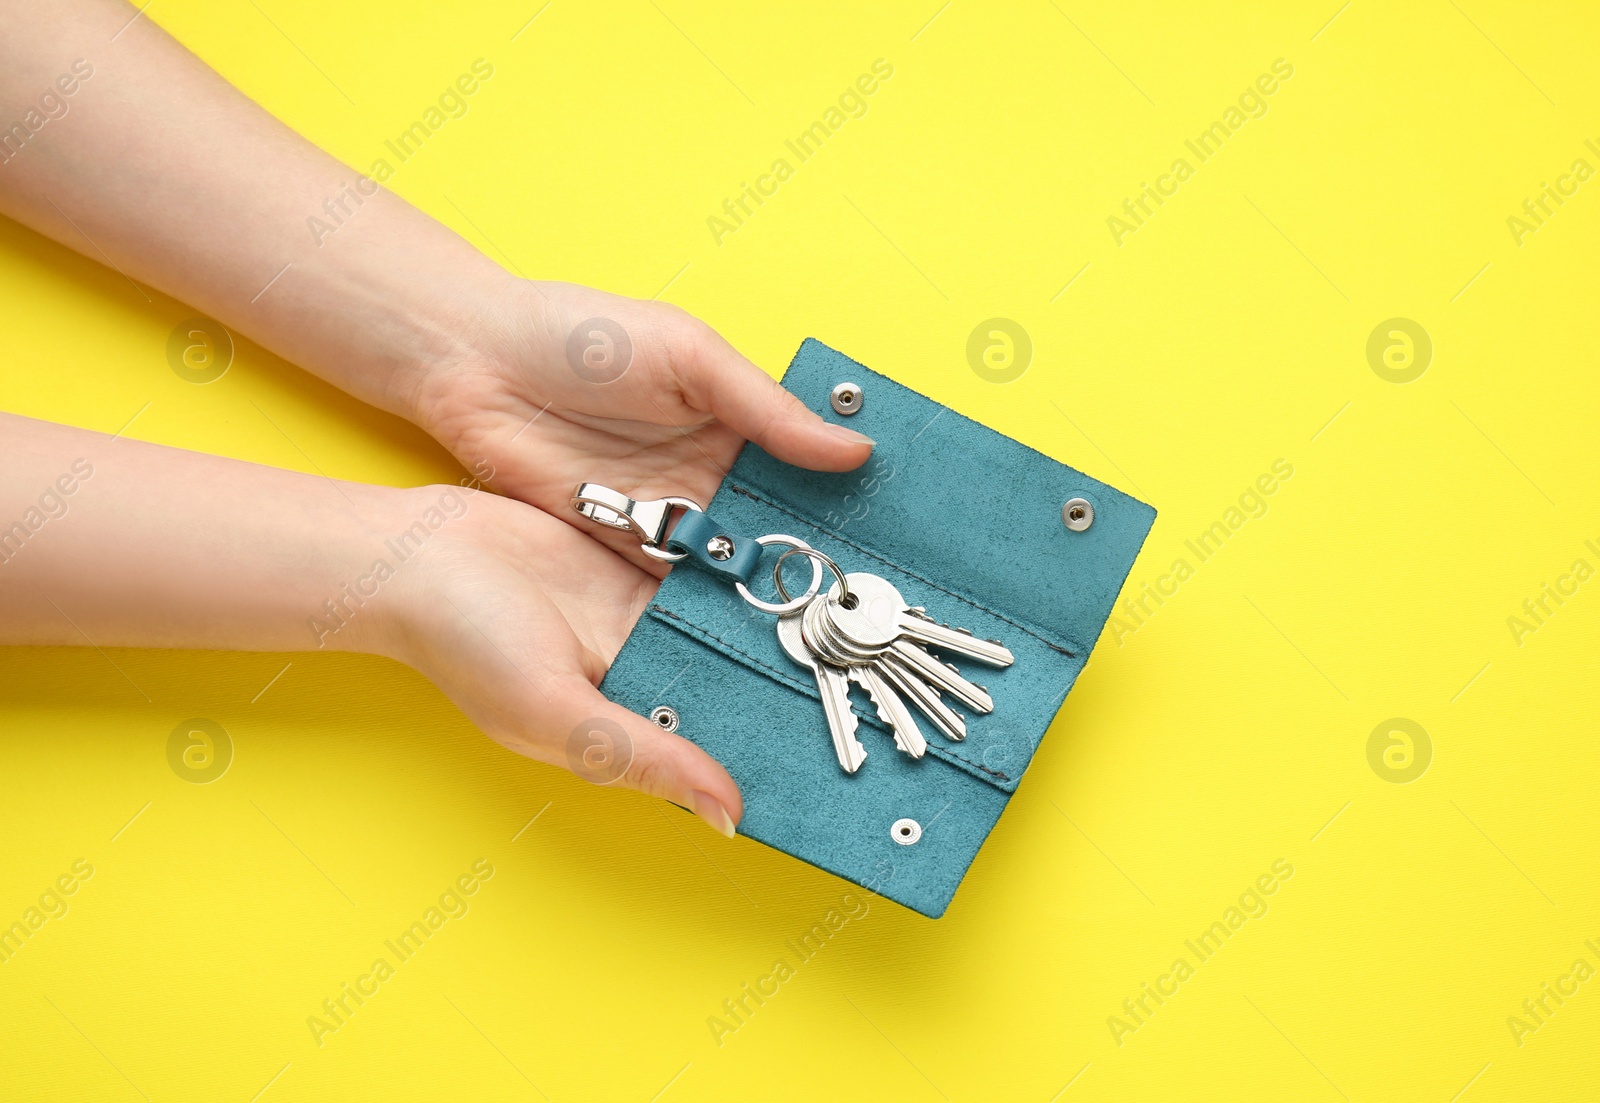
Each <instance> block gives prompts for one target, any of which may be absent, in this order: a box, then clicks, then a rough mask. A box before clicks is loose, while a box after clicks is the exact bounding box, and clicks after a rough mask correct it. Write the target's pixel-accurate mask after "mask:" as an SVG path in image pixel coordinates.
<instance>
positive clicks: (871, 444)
mask: <svg viewBox="0 0 1600 1103" xmlns="http://www.w3.org/2000/svg"><path fill="white" fill-rule="evenodd" d="M828 432H830V433H832V434H833V435H834V436H836V437H838V438H839V439H840V440H842V441H844V442H845V443H846V444H865V445H866V446H867V447H868V448H876V447H877V445H878V442H877V441H875V440H873V439H872V438H871V437H869V436H867V434H865V433H858V432H856V431H855V430H854V429H846V428H845V427H844V426H843V425H830V426H828Z"/></svg>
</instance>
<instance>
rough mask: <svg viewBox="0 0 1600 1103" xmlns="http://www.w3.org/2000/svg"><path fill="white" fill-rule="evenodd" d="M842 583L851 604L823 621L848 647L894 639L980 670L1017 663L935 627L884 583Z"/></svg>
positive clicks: (967, 635) (864, 577)
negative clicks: (978, 665)
mask: <svg viewBox="0 0 1600 1103" xmlns="http://www.w3.org/2000/svg"><path fill="white" fill-rule="evenodd" d="M845 577H846V578H847V579H849V582H850V594H851V596H852V597H853V598H855V604H854V605H853V606H852V607H849V608H846V607H845V606H844V605H841V604H839V603H838V602H837V601H833V602H832V603H831V604H830V607H829V609H828V618H829V620H831V621H832V622H833V626H834V627H835V628H836V629H838V632H839V635H840V636H842V637H844V639H845V640H847V641H848V642H850V643H852V644H855V645H858V646H860V647H863V648H867V649H877V648H884V647H887V646H889V644H891V643H893V642H894V641H895V640H896V639H909V640H911V641H912V642H913V643H917V644H921V645H923V646H925V647H937V648H939V649H940V650H941V651H949V652H952V653H954V654H956V655H959V656H961V657H963V658H967V659H971V660H972V661H973V662H979V663H983V664H984V665H985V666H997V667H1006V666H1010V665H1011V664H1012V663H1014V662H1016V656H1015V655H1013V654H1012V653H1011V651H1010V649H1009V648H1007V647H1006V646H1005V645H1004V644H1001V643H999V642H997V641H995V640H980V639H978V638H977V637H976V636H974V635H973V634H972V633H971V632H966V631H963V630H962V629H959V628H951V627H950V626H949V625H946V624H940V623H938V622H937V621H935V620H934V619H933V618H932V617H930V616H928V614H927V612H926V610H924V609H921V608H920V607H912V606H909V605H907V604H906V603H905V599H904V598H902V597H901V596H900V591H899V590H897V589H895V587H894V585H893V584H892V583H890V582H889V581H888V580H887V579H884V578H880V577H878V576H877V575H874V574H866V573H865V572H858V573H854V574H850V575H846V576H845ZM837 588H838V587H837V586H835V587H834V589H835V590H837ZM831 595H832V591H830V596H831Z"/></svg>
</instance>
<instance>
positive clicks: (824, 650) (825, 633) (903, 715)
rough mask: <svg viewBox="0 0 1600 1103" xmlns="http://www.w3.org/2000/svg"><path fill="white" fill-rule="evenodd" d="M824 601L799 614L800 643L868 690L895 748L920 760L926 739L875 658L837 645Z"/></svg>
mask: <svg viewBox="0 0 1600 1103" xmlns="http://www.w3.org/2000/svg"><path fill="white" fill-rule="evenodd" d="M825 602H826V598H824V597H821V596H819V597H818V598H816V599H813V600H812V602H811V603H810V604H809V605H807V606H806V608H805V609H804V610H803V611H802V612H801V613H800V614H798V617H799V619H800V623H801V633H802V635H801V638H802V640H803V641H804V643H805V644H806V646H807V647H808V648H810V650H811V651H812V653H813V654H814V655H815V656H816V657H817V658H818V659H820V660H821V662H822V664H823V665H825V666H831V667H836V668H838V669H840V670H842V671H843V672H844V673H845V676H846V677H847V678H849V680H851V681H853V682H855V683H856V684H857V685H859V686H861V687H862V688H863V689H865V690H866V691H867V695H868V696H869V697H870V698H871V699H872V704H873V706H874V707H875V708H876V709H877V712H878V719H880V720H882V721H883V723H884V725H885V726H887V727H888V729H889V732H890V734H891V735H893V736H894V741H895V746H897V747H899V748H900V750H902V751H903V752H905V753H906V754H908V755H910V756H911V757H912V758H921V757H922V756H923V754H924V753H925V752H926V751H927V749H928V740H927V737H926V736H924V735H923V734H922V729H921V728H920V727H918V725H917V722H916V720H915V719H913V718H912V716H911V711H910V710H909V709H907V708H906V705H905V701H904V700H903V699H902V698H901V697H900V695H899V694H898V693H897V692H896V691H895V689H894V687H893V685H891V684H890V682H889V681H888V680H887V679H886V678H885V677H884V674H883V672H882V671H881V670H880V669H879V667H878V664H877V661H876V658H875V657H874V656H872V655H870V654H868V653H867V652H865V651H864V650H863V649H860V648H851V649H849V650H846V649H844V648H842V647H840V646H839V644H840V643H841V642H842V641H840V640H839V638H838V636H837V634H836V633H834V632H832V631H831V630H830V625H829V624H828V618H827V615H826V611H825V609H824V604H825Z"/></svg>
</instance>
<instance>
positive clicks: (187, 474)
mask: <svg viewBox="0 0 1600 1103" xmlns="http://www.w3.org/2000/svg"><path fill="white" fill-rule="evenodd" d="M0 449H3V450H4V452H5V454H6V456H7V464H6V468H5V470H4V472H0V518H5V519H7V520H9V519H11V518H15V519H16V524H14V525H10V526H9V527H8V528H6V534H9V535H10V539H9V541H8V542H6V543H5V546H4V554H3V556H0V559H3V562H0V583H3V585H0V643H31V644H47V645H48V644H62V645H81V644H83V643H84V642H86V641H87V642H89V643H92V644H94V645H96V646H102V647H117V646H123V647H181V648H213V649H241V650H262V651H312V650H319V649H325V650H351V651H372V652H377V653H381V654H391V653H393V651H394V647H393V640H394V638H395V635H396V632H395V629H394V626H395V624H397V623H398V622H399V620H401V619H402V618H401V616H400V615H399V611H398V610H397V609H395V608H393V606H396V605H398V604H399V603H398V602H385V601H384V600H383V598H384V596H385V595H384V594H383V592H382V591H383V589H384V588H385V587H386V586H387V581H385V582H383V583H376V582H375V576H377V575H385V574H387V573H389V572H386V571H384V570H381V569H379V568H378V566H377V565H378V564H379V563H380V561H382V560H384V558H385V557H386V556H387V557H388V558H389V559H390V561H391V570H393V568H394V566H396V565H398V563H399V560H398V557H397V555H396V553H395V552H394V551H392V550H390V548H389V542H390V541H391V540H396V539H398V541H399V542H398V545H397V546H398V547H400V548H402V549H407V548H409V547H411V546H412V545H413V544H415V543H416V542H417V540H418V539H419V535H418V534H417V533H415V532H411V533H410V535H409V537H408V536H407V533H408V531H409V530H408V526H409V525H410V524H411V519H412V518H413V517H417V516H422V517H423V518H424V528H425V529H426V521H427V519H428V518H427V517H426V514H425V510H426V506H425V505H424V503H423V494H422V492H419V491H411V490H396V489H393V488H390V487H378V486H365V485H362V484H357V483H336V482H334V481H333V480H330V479H325V478H319V477H316V476H311V475H304V474H300V473H297V472H290V471H280V470H278V469H276V468H269V467H261V466H258V465H255V464H250V463H244V462H242V461H238V460H228V459H222V458H219V457H215V456H205V455H200V454H198V453H193V452H186V451H183V450H181V449H175V448H164V447H161V446H159V445H153V444H146V443H143V442H141V441H136V440H128V439H117V438H112V437H107V436H105V435H103V434H100V433H91V432H88V431H85V430H81V429H73V428H70V427H67V426H60V425H50V424H48V423H45V422H38V421H32V420H30V419H27V418H20V417H14V416H10V415H0ZM5 523H6V522H4V521H0V525H4V524H5ZM0 535H4V534H0ZM388 581H392V579H389V580H388ZM363 590H365V591H368V592H367V593H363V592H362V591H363Z"/></svg>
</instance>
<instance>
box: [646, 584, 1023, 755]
mask: <svg viewBox="0 0 1600 1103" xmlns="http://www.w3.org/2000/svg"><path fill="white" fill-rule="evenodd" d="M650 611H651V612H652V613H659V614H660V615H661V616H663V617H669V618H671V619H672V620H675V621H677V622H678V623H679V624H680V625H682V626H683V631H685V632H687V633H688V634H689V635H690V636H693V637H694V638H695V639H698V640H701V641H702V642H709V643H714V644H716V645H717V646H718V647H721V648H724V649H726V650H727V651H729V652H732V653H733V654H735V655H738V656H739V657H740V658H742V659H743V660H744V661H745V662H747V663H749V664H750V665H751V666H753V667H755V668H756V669H757V670H760V671H763V672H765V673H766V674H769V675H771V677H772V679H773V680H774V681H776V682H778V683H779V684H781V685H786V686H788V687H789V688H790V689H793V690H796V691H797V692H800V693H803V694H805V695H806V696H807V697H814V696H816V691H815V690H813V689H811V688H810V687H809V686H806V685H805V684H804V683H802V682H801V681H800V680H799V679H797V678H790V677H789V676H787V675H786V674H784V673H783V672H782V671H780V670H778V669H776V668H775V667H772V666H768V665H767V664H766V663H764V662H762V661H761V660H760V659H758V658H756V657H755V656H754V655H752V654H750V652H748V651H744V650H741V649H740V648H737V647H735V646H733V644H731V643H729V642H728V641H727V640H725V639H723V638H722V637H720V636H717V635H714V634H712V633H710V632H707V631H706V630H705V629H704V628H701V627H700V626H699V625H698V624H696V623H694V621H692V620H690V619H688V618H687V617H685V616H683V615H681V614H679V613H674V612H673V611H672V610H671V609H668V608H666V607H665V606H663V605H657V604H656V603H654V602H651V603H650ZM862 719H866V720H869V722H876V723H877V724H879V726H881V727H883V728H884V730H885V731H886V732H887V731H888V727H887V726H886V725H884V724H883V722H882V721H881V720H876V718H869V717H862ZM928 749H929V750H930V751H932V752H933V755H934V757H935V758H948V759H950V760H951V761H954V762H960V763H962V764H964V765H967V766H970V767H972V768H973V769H974V770H982V771H983V772H984V773H986V774H988V775H990V776H991V777H996V778H999V779H1000V780H1001V781H1006V782H1009V781H1011V780H1013V779H1012V778H1011V775H1009V774H1004V773H1001V772H1000V771H999V770H996V769H993V768H992V767H989V766H985V765H984V764H983V763H981V762H974V761H973V760H972V759H970V758H968V757H967V756H966V755H963V754H959V753H958V752H956V751H955V750H953V749H951V748H949V747H945V746H935V745H932V744H930V745H929V748H928Z"/></svg>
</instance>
